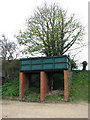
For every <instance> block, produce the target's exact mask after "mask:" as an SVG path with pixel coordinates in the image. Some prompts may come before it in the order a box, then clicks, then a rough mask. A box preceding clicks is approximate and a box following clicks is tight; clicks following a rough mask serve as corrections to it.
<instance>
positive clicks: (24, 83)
mask: <svg viewBox="0 0 90 120" xmlns="http://www.w3.org/2000/svg"><path fill="white" fill-rule="evenodd" d="M27 88H28V78H27V76H26V74H25V73H23V72H20V75H19V98H20V99H22V97H23V95H24V93H25V91H26V89H27Z"/></svg>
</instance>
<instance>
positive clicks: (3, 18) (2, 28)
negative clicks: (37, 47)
mask: <svg viewBox="0 0 90 120" xmlns="http://www.w3.org/2000/svg"><path fill="white" fill-rule="evenodd" d="M45 1H46V2H47V3H48V4H51V3H54V2H56V3H58V4H59V5H60V6H61V7H62V8H64V9H65V10H68V14H72V13H75V14H76V18H77V19H78V20H79V21H80V22H81V23H82V25H83V26H85V27H86V29H85V32H86V35H85V38H84V39H85V40H86V42H87V41H88V0H0V36H1V35H2V34H3V33H4V34H5V35H6V36H7V38H8V39H9V40H10V41H17V40H16V38H15V37H14V35H16V34H18V32H19V30H22V29H24V28H25V21H26V19H27V18H28V17H29V16H30V15H32V14H33V11H34V10H35V8H36V7H37V6H41V5H42V4H43V3H44V2H45ZM81 56H82V57H81V61H83V60H88V53H87V48H85V49H84V50H83V53H81Z"/></svg>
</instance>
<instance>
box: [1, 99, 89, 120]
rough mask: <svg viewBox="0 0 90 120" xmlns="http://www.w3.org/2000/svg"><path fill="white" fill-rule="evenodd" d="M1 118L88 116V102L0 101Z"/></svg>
mask: <svg viewBox="0 0 90 120" xmlns="http://www.w3.org/2000/svg"><path fill="white" fill-rule="evenodd" d="M2 117H3V118H88V104H87V103H84V102H81V103H78V104H75V103H73V104H71V103H56V104H55V103H50V104H49V103H32V102H30V103H29V102H20V101H10V100H3V101H2Z"/></svg>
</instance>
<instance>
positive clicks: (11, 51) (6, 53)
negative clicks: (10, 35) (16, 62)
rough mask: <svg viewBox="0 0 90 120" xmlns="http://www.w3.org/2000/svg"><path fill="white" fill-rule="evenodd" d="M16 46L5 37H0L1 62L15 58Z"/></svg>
mask: <svg viewBox="0 0 90 120" xmlns="http://www.w3.org/2000/svg"><path fill="white" fill-rule="evenodd" d="M16 49H17V45H16V44H15V43H14V42H9V41H8V39H7V38H6V37H5V35H2V39H1V40H0V53H1V57H2V60H12V59H14V58H15V52H16Z"/></svg>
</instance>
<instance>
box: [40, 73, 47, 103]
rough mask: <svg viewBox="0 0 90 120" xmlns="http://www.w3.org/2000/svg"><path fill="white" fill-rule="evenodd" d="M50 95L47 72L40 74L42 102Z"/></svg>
mask: <svg viewBox="0 0 90 120" xmlns="http://www.w3.org/2000/svg"><path fill="white" fill-rule="evenodd" d="M47 93H48V79H47V74H46V73H45V72H40V100H41V101H43V100H44V97H45V96H46V94H47Z"/></svg>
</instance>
